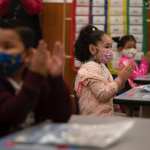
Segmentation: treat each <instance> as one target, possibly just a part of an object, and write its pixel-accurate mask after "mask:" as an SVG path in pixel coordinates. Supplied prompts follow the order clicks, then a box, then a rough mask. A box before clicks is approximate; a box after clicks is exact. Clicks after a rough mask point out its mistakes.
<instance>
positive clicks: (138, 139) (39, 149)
mask: <svg viewBox="0 0 150 150" xmlns="http://www.w3.org/2000/svg"><path fill="white" fill-rule="evenodd" d="M128 119H130V120H131V118H125V117H124V118H123V117H111V118H100V117H85V116H84V117H83V116H73V117H72V118H71V120H70V123H79V124H82V123H84V124H109V123H114V122H118V121H124V120H128ZM132 119H133V118H132ZM133 120H134V121H135V124H134V126H133V128H132V129H131V130H130V132H127V134H126V135H125V136H124V137H122V138H121V139H120V140H119V141H118V142H117V143H115V144H113V145H112V146H110V147H109V148H106V149H107V150H134V149H135V150H148V149H149V147H150V140H149V139H150V130H149V128H150V120H149V119H136V118H134V119H133ZM9 139H11V136H9V137H7V138H4V139H3V140H1V142H0V148H1V149H3V150H10V149H11V150H31V149H32V150H56V148H52V147H50V146H42V145H34V146H32V145H19V146H16V147H13V146H11V145H10V147H9V146H7V148H6V146H4V143H5V142H6V141H8V140H9ZM12 147H13V148H12ZM67 149H68V150H69V148H65V150H67ZM86 149H87V148H86ZM106 149H105V150H106ZM57 150H58V148H57ZM59 150H60V148H59ZM74 150H76V149H74ZM80 150H85V149H83V148H82V149H80ZM88 150H91V148H90V149H88Z"/></svg>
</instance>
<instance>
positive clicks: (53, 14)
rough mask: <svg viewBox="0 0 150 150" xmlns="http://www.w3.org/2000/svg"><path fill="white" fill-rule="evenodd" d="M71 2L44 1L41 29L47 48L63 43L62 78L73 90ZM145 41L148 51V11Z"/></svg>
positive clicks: (69, 0)
mask: <svg viewBox="0 0 150 150" xmlns="http://www.w3.org/2000/svg"><path fill="white" fill-rule="evenodd" d="M71 1H72V0H66V2H67V4H66V5H65V4H64V0H44V9H43V12H42V15H41V16H42V17H41V18H42V19H41V23H42V29H43V34H44V39H45V40H46V41H47V42H48V43H49V48H50V49H52V48H53V44H54V42H55V41H57V40H59V41H61V42H62V43H64V46H65V51H66V64H65V71H64V76H65V79H66V81H67V83H68V85H69V86H70V87H71V89H73V83H74V77H75V73H74V71H73V70H72V67H71V64H70V47H69V44H70V31H71V21H72V20H71ZM147 16H148V17H147V23H148V24H147V31H148V32H147V33H148V34H147V40H148V50H150V9H148V14H147Z"/></svg>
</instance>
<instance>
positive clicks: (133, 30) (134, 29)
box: [129, 25, 143, 34]
mask: <svg viewBox="0 0 150 150" xmlns="http://www.w3.org/2000/svg"><path fill="white" fill-rule="evenodd" d="M129 33H130V34H143V26H142V25H130V28H129Z"/></svg>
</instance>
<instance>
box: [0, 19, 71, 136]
mask: <svg viewBox="0 0 150 150" xmlns="http://www.w3.org/2000/svg"><path fill="white" fill-rule="evenodd" d="M63 65H64V49H63V47H62V45H61V44H60V43H59V42H56V44H55V46H54V50H53V52H52V53H51V54H50V53H49V50H48V49H47V45H46V43H45V42H44V41H41V42H40V43H39V45H38V47H37V49H33V32H32V30H31V29H30V28H27V27H19V26H16V25H13V24H12V23H11V22H10V23H9V22H7V23H6V22H2V21H1V22H0V129H1V130H0V136H3V135H6V134H8V133H11V132H14V131H16V130H18V129H22V128H25V127H28V126H31V125H33V124H38V123H40V122H43V121H46V120H51V121H54V122H66V121H67V120H68V119H69V117H70V115H71V101H70V96H69V91H68V88H67V87H66V85H65V82H64V80H63V76H62V74H63Z"/></svg>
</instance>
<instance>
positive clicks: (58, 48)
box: [53, 41, 65, 57]
mask: <svg viewBox="0 0 150 150" xmlns="http://www.w3.org/2000/svg"><path fill="white" fill-rule="evenodd" d="M53 55H55V56H58V57H64V56H65V50H64V47H63V45H62V44H61V43H60V42H58V41H57V42H56V43H55V44H54V49H53Z"/></svg>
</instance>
